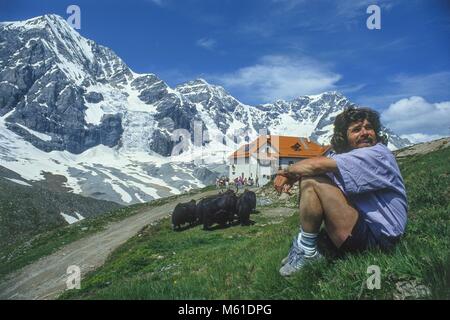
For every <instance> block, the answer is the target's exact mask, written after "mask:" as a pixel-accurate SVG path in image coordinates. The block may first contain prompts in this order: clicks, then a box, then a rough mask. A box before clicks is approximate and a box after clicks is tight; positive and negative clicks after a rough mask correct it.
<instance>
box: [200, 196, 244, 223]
mask: <svg viewBox="0 0 450 320" xmlns="http://www.w3.org/2000/svg"><path fill="white" fill-rule="evenodd" d="M236 202H237V197H236V195H235V194H234V192H233V191H226V192H225V193H223V194H219V195H215V196H211V197H208V198H204V199H202V200H200V201H199V202H198V204H197V211H196V216H197V219H199V221H201V222H202V223H203V229H204V230H207V229H209V227H210V226H212V225H213V224H214V223H217V224H219V225H220V226H221V227H225V226H226V225H227V224H228V223H229V222H232V221H233V220H234V215H235V214H236Z"/></svg>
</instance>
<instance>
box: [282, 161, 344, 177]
mask: <svg viewBox="0 0 450 320" xmlns="http://www.w3.org/2000/svg"><path fill="white" fill-rule="evenodd" d="M326 172H338V169H337V164H336V161H335V160H334V159H331V158H327V157H317V158H311V159H306V160H302V161H299V162H297V163H294V164H292V165H290V166H289V167H288V168H287V169H286V173H287V174H288V175H300V176H315V175H319V174H324V173H326Z"/></svg>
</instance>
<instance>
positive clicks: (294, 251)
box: [281, 234, 301, 266]
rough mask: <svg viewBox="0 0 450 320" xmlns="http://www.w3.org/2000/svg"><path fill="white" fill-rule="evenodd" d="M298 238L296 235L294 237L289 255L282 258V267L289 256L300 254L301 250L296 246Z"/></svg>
mask: <svg viewBox="0 0 450 320" xmlns="http://www.w3.org/2000/svg"><path fill="white" fill-rule="evenodd" d="M298 237H299V234H297V235H296V236H295V237H294V240H293V241H292V246H291V249H289V254H288V255H287V256H286V257H284V258H283V260H281V265H282V266H284V265H285V264H286V263H287V262H288V261H289V258H290V257H291V255H293V254H294V253H297V252H300V250H301V249H300V247H299V246H298Z"/></svg>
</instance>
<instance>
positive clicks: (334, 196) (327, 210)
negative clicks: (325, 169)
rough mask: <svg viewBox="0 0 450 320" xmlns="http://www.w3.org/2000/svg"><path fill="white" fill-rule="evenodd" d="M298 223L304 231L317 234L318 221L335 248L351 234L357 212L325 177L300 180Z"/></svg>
mask: <svg viewBox="0 0 450 320" xmlns="http://www.w3.org/2000/svg"><path fill="white" fill-rule="evenodd" d="M300 192H301V197H300V221H301V224H302V229H303V230H304V231H305V232H309V233H317V232H319V229H320V225H321V224H322V221H324V222H325V227H326V230H327V233H328V235H329V237H330V239H331V240H332V241H333V243H334V244H335V245H336V246H337V247H338V248H339V247H340V246H341V245H342V243H343V242H344V241H345V240H346V239H347V237H348V236H349V235H350V234H351V231H352V229H353V227H354V225H355V223H356V221H357V220H358V211H357V210H356V209H355V208H354V207H353V206H352V205H351V204H350V203H349V201H348V200H347V198H346V197H345V196H344V194H343V193H342V191H341V190H340V189H339V188H338V187H337V186H336V185H334V184H333V183H332V182H331V180H330V179H329V178H328V177H324V176H315V177H304V178H302V181H301V184H300Z"/></svg>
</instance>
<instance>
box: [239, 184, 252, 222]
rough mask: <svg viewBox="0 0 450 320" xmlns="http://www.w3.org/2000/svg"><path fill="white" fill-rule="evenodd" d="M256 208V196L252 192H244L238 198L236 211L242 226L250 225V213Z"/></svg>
mask: <svg viewBox="0 0 450 320" xmlns="http://www.w3.org/2000/svg"><path fill="white" fill-rule="evenodd" d="M255 208H256V194H255V193H254V192H253V191H248V190H245V191H244V193H243V194H241V195H240V196H239V199H238V201H237V204H236V211H237V215H238V219H239V222H240V223H241V225H242V226H246V225H249V224H250V213H251V212H252V211H253V210H254V209H255Z"/></svg>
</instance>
